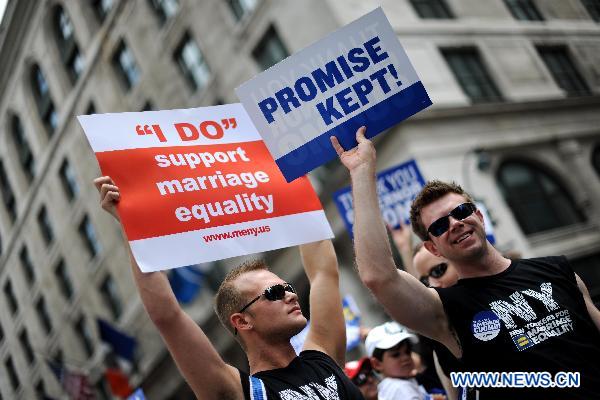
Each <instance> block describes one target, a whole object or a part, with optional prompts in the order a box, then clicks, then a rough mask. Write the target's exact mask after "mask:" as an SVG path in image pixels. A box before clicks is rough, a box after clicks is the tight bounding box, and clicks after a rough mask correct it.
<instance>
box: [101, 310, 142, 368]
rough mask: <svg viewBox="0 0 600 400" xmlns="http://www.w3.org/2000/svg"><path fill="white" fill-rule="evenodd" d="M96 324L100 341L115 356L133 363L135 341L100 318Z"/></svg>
mask: <svg viewBox="0 0 600 400" xmlns="http://www.w3.org/2000/svg"><path fill="white" fill-rule="evenodd" d="M97 322H98V331H99V332H100V339H101V340H102V341H103V342H105V343H107V344H109V345H110V346H111V347H112V349H113V351H114V352H115V354H117V355H118V356H121V357H123V358H125V359H127V360H129V361H131V362H133V359H134V353H135V348H136V346H137V340H135V338H133V337H132V336H129V335H127V334H125V333H123V332H121V331H119V330H118V329H116V328H115V327H113V326H112V325H111V324H109V323H108V322H106V321H104V320H102V319H100V318H98V319H97Z"/></svg>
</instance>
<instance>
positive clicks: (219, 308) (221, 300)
mask: <svg viewBox="0 0 600 400" xmlns="http://www.w3.org/2000/svg"><path fill="white" fill-rule="evenodd" d="M258 270H267V271H268V270H269V267H268V266H267V264H266V263H265V262H264V260H250V261H246V262H244V263H242V264H241V265H240V266H238V267H236V268H234V269H232V270H231V271H229V273H228V274H227V275H226V276H225V279H223V282H222V283H221V285H220V286H219V290H217V294H216V296H215V305H214V307H215V312H216V313H217V316H218V317H219V321H221V323H222V324H223V326H224V327H225V328H226V329H227V330H228V331H229V332H231V333H232V334H233V333H234V328H233V326H231V323H230V322H229V317H231V315H232V314H234V313H236V312H238V311H239V310H240V309H241V308H242V307H244V302H245V301H246V299H245V297H244V295H243V293H241V292H240V290H239V289H238V288H237V287H236V286H235V280H236V279H237V278H239V277H240V276H241V275H243V274H245V273H247V272H251V271H258Z"/></svg>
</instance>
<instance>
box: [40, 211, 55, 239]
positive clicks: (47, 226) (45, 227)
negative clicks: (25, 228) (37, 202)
mask: <svg viewBox="0 0 600 400" xmlns="http://www.w3.org/2000/svg"><path fill="white" fill-rule="evenodd" d="M37 222H38V226H39V228H40V232H41V234H42V238H44V243H46V246H49V245H50V244H51V243H52V241H53V240H54V230H53V229H52V224H51V223H50V217H49V216H48V211H47V210H46V206H42V208H41V209H40V212H38V215H37Z"/></svg>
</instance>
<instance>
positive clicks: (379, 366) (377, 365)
mask: <svg viewBox="0 0 600 400" xmlns="http://www.w3.org/2000/svg"><path fill="white" fill-rule="evenodd" d="M370 360H371V366H372V367H373V369H374V370H375V371H377V372H381V370H383V362H382V361H379V360H378V359H377V358H375V357H371V358H370Z"/></svg>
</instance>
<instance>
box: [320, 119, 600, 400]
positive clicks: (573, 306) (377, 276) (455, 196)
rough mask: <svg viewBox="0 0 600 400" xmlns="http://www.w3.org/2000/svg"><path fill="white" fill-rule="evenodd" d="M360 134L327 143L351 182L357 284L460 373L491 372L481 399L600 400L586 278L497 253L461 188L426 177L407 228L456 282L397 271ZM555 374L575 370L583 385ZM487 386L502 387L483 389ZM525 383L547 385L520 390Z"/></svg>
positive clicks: (599, 345)
mask: <svg viewBox="0 0 600 400" xmlns="http://www.w3.org/2000/svg"><path fill="white" fill-rule="evenodd" d="M365 131H366V129H365V128H364V127H362V128H360V129H359V130H358V131H357V135H356V139H357V142H358V146H357V147H355V148H353V149H351V150H348V151H344V149H343V148H342V147H341V145H340V144H339V142H338V141H337V139H336V138H334V137H332V139H331V140H332V144H333V146H334V148H335V149H336V151H337V153H338V155H339V156H340V160H341V161H342V163H343V164H344V165H345V166H346V167H347V168H348V170H349V171H350V176H351V179H352V193H353V199H354V212H355V214H354V218H355V224H354V246H355V252H356V263H357V266H358V271H359V274H360V277H361V280H362V281H363V283H364V284H365V285H366V286H367V287H368V288H369V289H370V290H371V291H372V292H373V293H374V295H375V296H376V297H377V299H378V300H379V302H380V303H382V304H383V305H384V307H385V308H386V310H387V311H388V313H389V314H390V316H391V317H392V318H394V319H395V320H397V321H398V322H400V323H401V324H403V325H405V326H407V327H408V328H410V329H412V330H414V331H416V332H418V333H421V334H423V335H425V336H428V337H430V338H432V339H435V340H437V341H438V342H440V343H442V344H443V345H445V346H446V347H447V348H448V349H449V350H450V351H451V352H452V354H454V355H455V356H456V357H457V358H460V359H461V361H462V365H464V369H465V371H468V372H473V371H478V372H490V371H491V372H494V373H496V374H489V375H487V376H484V377H485V379H486V380H487V382H481V381H480V382H478V383H477V382H471V383H472V384H475V386H481V387H482V389H481V392H482V397H480V398H481V400H487V399H509V398H511V399H521V398H527V399H533V398H536V399H545V400H548V399H569V400H572V399H578V400H584V399H585V400H589V399H598V398H600V362H599V360H600V311H598V309H597V308H596V307H595V306H594V304H593V303H592V301H591V298H590V296H589V293H588V291H587V288H586V287H585V285H584V283H583V282H582V281H581V279H580V278H579V277H578V276H577V275H576V274H575V273H574V272H573V270H572V269H571V268H570V266H569V264H568V262H566V260H565V259H564V258H546V259H532V260H519V261H516V262H511V260H509V259H507V258H504V257H503V256H502V255H501V254H500V253H499V252H498V251H497V250H496V249H494V247H493V246H492V245H491V244H490V243H489V242H488V241H487V239H486V234H485V230H484V224H483V216H482V214H481V212H480V211H479V210H477V208H476V207H475V205H474V204H473V201H472V199H471V198H470V196H469V195H468V194H467V193H465V192H464V191H463V190H462V189H461V188H460V187H459V186H458V185H455V184H446V183H443V182H439V181H434V182H430V183H428V184H427V185H426V186H425V188H424V189H423V190H422V191H421V193H420V194H419V195H418V196H417V198H416V199H415V201H414V202H413V204H412V207H411V224H412V228H413V230H414V231H415V233H416V234H417V235H418V236H419V237H420V238H421V239H422V240H423V241H424V246H425V247H426V249H427V250H429V251H430V252H431V253H432V254H434V255H437V256H442V257H444V258H445V259H447V260H448V261H450V262H451V263H452V265H453V266H454V268H455V269H456V271H457V273H458V275H459V278H460V279H459V281H458V283H457V284H456V285H455V286H453V287H451V288H446V289H438V290H435V289H428V288H425V287H424V286H423V285H422V284H421V283H420V282H419V281H418V280H417V279H415V278H414V277H413V276H411V275H410V274H408V273H406V272H404V271H398V270H397V269H396V266H395V265H394V262H393V258H392V253H391V250H390V247H389V242H388V240H387V234H386V229H385V225H384V222H383V220H382V217H381V213H380V210H379V204H378V201H377V194H376V179H375V149H374V147H373V144H372V143H371V142H370V141H369V140H368V139H366V138H365V136H364V134H365ZM508 372H523V374H509V373H508ZM533 372H536V373H539V374H533ZM562 372H579V373H580V381H579V382H576V376H573V375H565V374H563V373H562ZM501 373H503V374H501ZM480 377H481V375H480ZM496 379H498V380H496ZM574 380H575V381H574ZM494 384H495V385H499V386H505V388H503V389H497V388H494V389H486V388H483V387H484V386H490V385H494ZM577 384H578V385H577ZM532 385H538V386H547V387H548V388H545V389H544V388H539V389H535V390H529V389H525V388H523V387H517V386H526V387H527V386H532ZM552 385H555V386H556V385H558V386H563V387H564V386H569V385H575V386H579V388H572V387H571V388H561V389H557V388H550V386H552Z"/></svg>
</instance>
